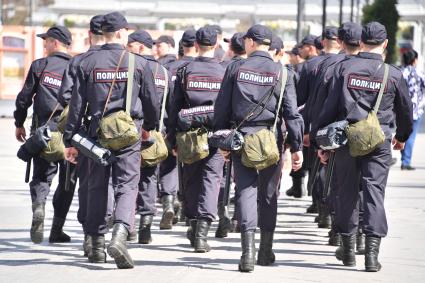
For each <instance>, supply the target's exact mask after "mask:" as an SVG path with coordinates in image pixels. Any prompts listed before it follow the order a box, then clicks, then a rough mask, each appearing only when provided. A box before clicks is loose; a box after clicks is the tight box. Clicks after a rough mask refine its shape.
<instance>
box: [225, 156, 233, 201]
mask: <svg viewBox="0 0 425 283" xmlns="http://www.w3.org/2000/svg"><path fill="white" fill-rule="evenodd" d="M232 163H233V160H232V156H230V160H229V161H228V162H226V167H225V169H226V182H225V184H224V191H223V204H224V206H225V207H227V206H228V205H229V201H230V185H231V184H232Z"/></svg>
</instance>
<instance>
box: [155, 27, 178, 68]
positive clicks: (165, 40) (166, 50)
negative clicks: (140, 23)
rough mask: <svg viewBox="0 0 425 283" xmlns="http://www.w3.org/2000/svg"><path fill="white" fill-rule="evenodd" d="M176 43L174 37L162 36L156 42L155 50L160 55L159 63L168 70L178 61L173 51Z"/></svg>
mask: <svg viewBox="0 0 425 283" xmlns="http://www.w3.org/2000/svg"><path fill="white" fill-rule="evenodd" d="M175 46H176V43H175V41H174V39H173V37H172V36H169V35H161V36H160V37H158V39H157V40H156V41H155V48H156V52H157V54H158V57H159V58H158V62H159V63H160V64H161V65H163V66H164V67H166V68H167V69H168V65H169V64H170V63H173V62H174V61H176V60H177V58H176V55H175V54H174V53H173V50H174V48H175Z"/></svg>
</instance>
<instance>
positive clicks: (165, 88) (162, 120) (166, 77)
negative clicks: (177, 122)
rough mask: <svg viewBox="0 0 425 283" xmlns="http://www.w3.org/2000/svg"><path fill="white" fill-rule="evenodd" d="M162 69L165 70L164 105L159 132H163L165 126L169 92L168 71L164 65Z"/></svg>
mask: <svg viewBox="0 0 425 283" xmlns="http://www.w3.org/2000/svg"><path fill="white" fill-rule="evenodd" d="M161 68H162V70H163V71H164V80H165V84H164V94H163V96H162V105H161V114H160V118H159V132H161V130H162V127H163V126H164V116H165V106H166V104H167V94H168V72H167V69H165V68H164V66H161Z"/></svg>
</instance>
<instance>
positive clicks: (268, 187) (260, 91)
mask: <svg viewBox="0 0 425 283" xmlns="http://www.w3.org/2000/svg"><path fill="white" fill-rule="evenodd" d="M244 38H245V51H246V52H247V54H248V59H246V60H243V61H240V62H241V63H240V64H233V65H232V66H229V67H228V68H227V70H226V74H225V77H224V79H223V83H222V87H221V89H220V93H219V97H218V98H217V101H216V104H215V111H214V128H215V130H218V129H229V128H230V127H231V121H232V122H234V123H235V124H239V123H240V122H241V121H242V120H243V119H244V118H245V117H246V115H248V114H249V111H250V109H251V108H252V105H255V104H257V103H259V101H260V100H261V98H262V97H264V95H267V93H269V92H270V91H273V96H272V97H271V99H270V100H269V101H268V102H267V103H266V105H265V108H264V111H262V112H260V113H259V114H257V115H255V116H254V117H255V118H254V119H249V120H248V121H247V122H246V123H244V124H243V125H242V127H241V128H240V129H239V130H240V131H241V132H242V133H243V134H252V133H254V132H257V131H259V130H261V129H264V128H269V129H270V128H271V127H272V126H273V122H274V119H275V111H276V110H274V109H276V108H277V101H278V97H279V94H280V90H281V85H280V81H281V79H282V78H280V77H279V74H280V73H281V72H282V68H286V67H283V66H282V65H281V64H277V63H275V62H274V61H273V59H272V58H271V56H270V54H269V53H268V49H269V47H270V44H271V42H272V32H271V30H270V29H269V28H267V27H265V26H262V25H254V26H252V27H251V28H250V29H249V30H248V31H247V33H246V35H245V37H244ZM247 72H249V73H247ZM244 74H248V75H244ZM293 77H294V75H293V72H292V71H290V70H288V80H287V83H286V85H285V86H282V87H284V88H285V90H284V94H283V95H284V96H283V104H282V105H283V106H282V109H279V113H282V116H281V119H279V123H278V126H277V129H280V128H281V125H282V123H283V119H285V122H286V124H287V128H288V138H289V140H290V141H291V144H290V147H291V152H292V162H293V166H292V168H293V169H294V170H297V169H299V168H301V164H302V152H301V149H302V138H303V137H302V136H303V121H302V117H301V115H300V114H299V113H298V111H297V105H296V93H295V85H294V79H293ZM270 78H272V79H270ZM270 80H272V82H270ZM261 81H264V82H266V83H259V82H261ZM282 118H283V119H282ZM277 144H278V147H279V150H280V152H282V150H283V148H282V146H283V133H282V131H278V132H277ZM222 152H223V156H225V158H228V157H229V154H230V153H229V152H224V151H222ZM232 158H233V166H234V170H235V183H236V204H237V205H236V209H237V210H238V215H239V217H240V222H241V236H242V240H241V241H242V257H241V261H240V263H239V270H240V271H243V272H248V271H252V270H253V269H254V261H255V244H254V238H255V237H254V235H255V230H256V228H257V218H258V215H259V226H260V229H261V242H260V250H259V252H258V260H257V263H258V264H260V265H270V264H272V263H273V262H274V260H275V257H274V254H273V251H272V245H273V234H274V230H275V227H276V216H277V191H278V187H279V184H280V178H281V172H282V166H283V161H282V159H280V161H279V162H278V163H277V164H275V165H272V166H270V167H268V168H265V169H263V170H260V171H257V170H255V169H253V168H248V167H246V166H244V165H243V164H242V163H241V156H240V155H238V154H237V153H234V154H233V153H232ZM257 190H258V193H259V196H258V205H259V208H258V214H257Z"/></svg>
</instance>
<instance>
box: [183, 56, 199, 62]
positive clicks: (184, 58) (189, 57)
mask: <svg viewBox="0 0 425 283" xmlns="http://www.w3.org/2000/svg"><path fill="white" fill-rule="evenodd" d="M193 60H195V57H193V56H183V57H182V58H181V59H180V61H193Z"/></svg>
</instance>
